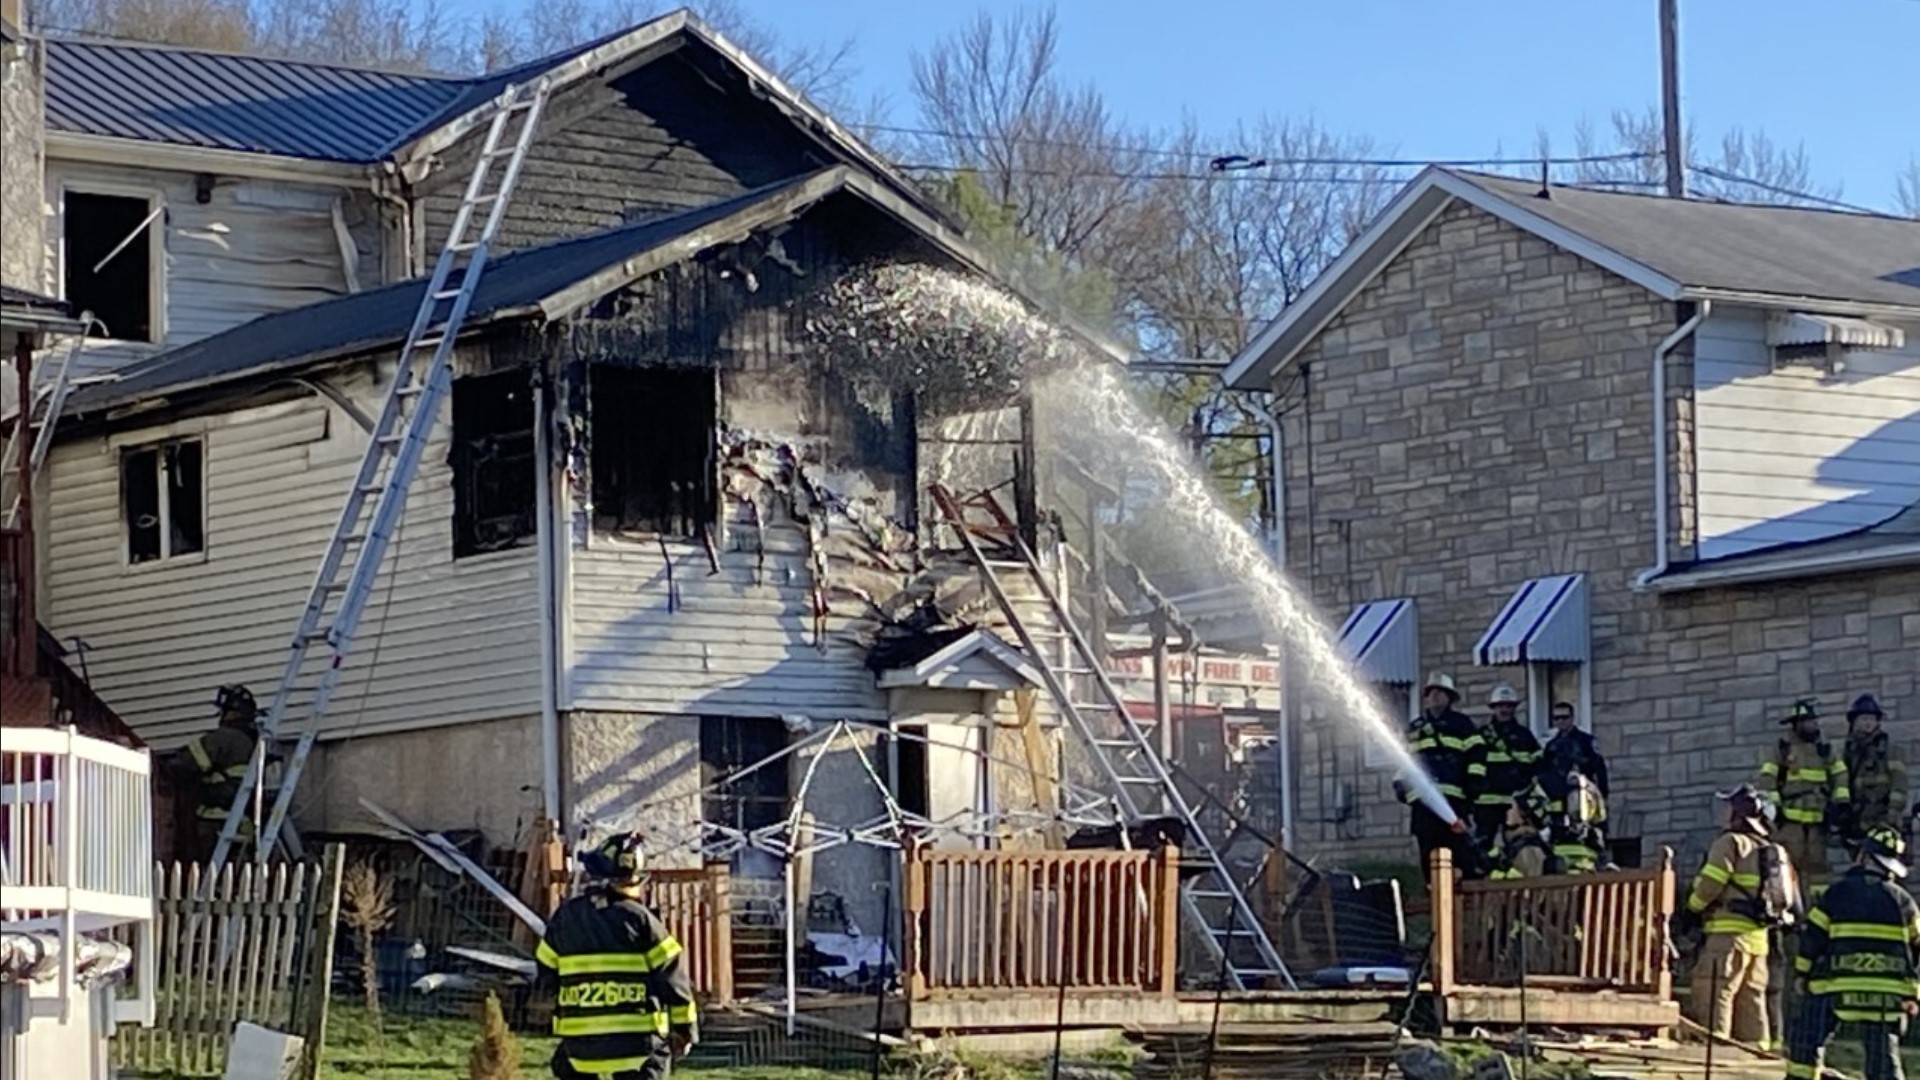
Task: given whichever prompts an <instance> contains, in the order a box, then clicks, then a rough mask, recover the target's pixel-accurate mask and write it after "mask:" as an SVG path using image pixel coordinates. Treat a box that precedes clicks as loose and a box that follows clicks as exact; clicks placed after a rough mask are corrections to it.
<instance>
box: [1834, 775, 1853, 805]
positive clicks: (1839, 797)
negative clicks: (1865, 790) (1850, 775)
mask: <svg viewBox="0 0 1920 1080" xmlns="http://www.w3.org/2000/svg"><path fill="white" fill-rule="evenodd" d="M1833 801H1834V802H1837V803H1844V802H1852V801H1853V790H1852V789H1851V788H1849V787H1847V782H1846V781H1845V780H1842V781H1840V782H1838V783H1836V784H1834V785H1833Z"/></svg>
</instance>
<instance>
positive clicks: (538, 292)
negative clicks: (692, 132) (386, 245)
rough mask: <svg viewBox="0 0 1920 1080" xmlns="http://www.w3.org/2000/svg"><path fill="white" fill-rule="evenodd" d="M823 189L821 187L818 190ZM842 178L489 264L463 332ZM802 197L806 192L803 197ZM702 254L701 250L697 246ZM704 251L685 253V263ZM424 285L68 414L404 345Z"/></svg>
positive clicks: (209, 344)
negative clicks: (698, 233) (753, 212)
mask: <svg viewBox="0 0 1920 1080" xmlns="http://www.w3.org/2000/svg"><path fill="white" fill-rule="evenodd" d="M823 180H824V181H825V185H824V186H823ZM843 183H844V169H829V170H825V171H823V172H821V173H815V174H812V175H809V176H805V177H798V178H795V179H792V180H786V181H782V182H780V183H778V184H772V185H769V186H767V187H763V188H760V189H757V190H755V191H750V192H748V193H746V194H744V195H740V196H737V197H735V198H732V199H727V200H725V201H722V202H718V203H714V204H713V205H711V206H704V207H701V208H700V209H698V210H690V211H687V212H686V213H682V214H674V215H671V216H668V217H661V218H656V219H654V220H652V221H647V222H643V223H640V224H637V225H629V226H626V227H623V228H619V229H614V230H611V231H609V232H602V233H595V234H593V235H590V236H584V237H580V238H577V239H572V240H563V241H559V242H557V243H553V244H548V245H546V246H544V247H538V248H532V249H530V250H526V251H519V252H515V253H513V254H510V255H506V256H503V257H501V258H500V259H499V260H497V261H494V262H491V263H489V264H488V266H487V269H486V273H485V274H484V276H482V277H481V279H480V287H479V289H478V290H477V291H476V293H475V295H474V298H473V303H472V306H471V307H470V308H469V309H468V313H467V324H466V325H467V326H468V327H469V328H472V327H477V326H480V325H482V324H484V323H486V322H488V321H490V320H494V319H502V318H513V317H517V316H523V315H533V314H538V313H539V312H540V304H541V303H542V301H545V300H547V299H548V298H550V297H552V296H554V295H555V294H557V293H560V292H562V291H563V290H566V289H567V288H568V287H569V286H573V285H576V284H578V283H580V282H582V281H585V280H587V279H590V278H593V277H594V276H595V275H597V274H601V273H603V272H606V271H608V270H610V269H615V268H619V267H622V266H623V265H625V264H627V263H628V262H629V261H630V260H633V259H635V258H637V257H638V256H640V255H643V254H646V253H648V252H654V251H658V250H659V249H661V248H662V247H664V246H666V245H668V244H671V243H672V242H674V241H676V240H682V239H689V238H692V237H693V234H695V233H697V232H699V231H700V230H702V229H705V228H707V227H708V226H712V225H717V224H720V223H722V222H724V221H726V220H727V219H729V218H732V217H734V216H736V215H741V214H745V213H748V212H750V211H754V210H756V209H759V208H762V207H766V206H771V205H773V204H777V203H780V202H781V201H782V200H783V199H784V198H786V197H788V196H798V195H805V194H809V193H811V194H815V195H817V194H818V193H820V192H822V191H825V190H838V188H839V187H840V186H842V185H843ZM802 189H807V190H806V191H803V190H802ZM701 246H704V245H701ZM698 250H700V246H696V247H693V248H691V249H689V250H684V251H681V252H680V253H679V257H681V258H685V257H686V256H687V255H690V254H693V253H694V252H695V251H698ZM425 288H426V280H425V279H423V278H416V279H414V280H412V281H404V282H400V283H398V284H394V285H388V286H386V287H384V288H379V289H373V290H370V291H367V292H362V293H355V294H353V295H351V296H343V297H340V298H338V299H334V300H326V301H322V302H321V303H318V304H310V305H308V306H306V307H303V308H295V309H294V310H292V311H283V312H278V313H276V314H272V315H263V316H261V317H260V318H258V319H254V320H253V321H251V322H247V323H242V324H241V325H239V326H236V327H234V328H233V329H231V330H227V331H225V332H223V333H219V334H215V335H214V336H212V337H210V338H204V339H202V340H200V341H196V342H194V343H192V344H190V345H183V346H181V347H180V348H178V349H174V350H172V351H170V352H165V353H161V354H160V355H158V356H154V357H151V358H149V359H147V360H142V361H139V362H137V363H134V364H130V365H128V366H127V367H125V368H123V369H121V372H120V377H119V378H118V379H116V380H114V381H113V382H110V383H104V384H99V385H95V386H89V387H84V388H81V389H79V390H76V391H74V393H73V395H72V396H71V397H70V398H68V403H67V412H68V413H70V414H85V413H94V412H98V411H100V410H103V409H109V408H112V407H114V406H117V405H122V404H127V403H130V402H133V401H137V400H140V399H143V398H150V397H154V396H157V395H162V394H168V393H177V392H181V391H186V390H192V389H198V388H202V387H208V386H213V385H216V384H220V383H226V382H231V381H234V380H238V379H244V378H247V377H249V376H257V375H264V374H269V373H272V372H276V371H283V370H291V369H293V368H296V367H301V366H304V365H306V364H310V363H316V362H319V361H322V360H327V359H332V358H339V357H345V356H352V355H356V354H360V353H365V352H371V351H373V350H376V349H380V348H383V347H387V346H391V345H395V344H398V343H399V342H401V341H403V340H405V338H406V336H407V331H408V330H409V329H410V328H411V327H412V325H413V317H414V313H415V312H416V311H417V310H418V309H419V306H420V295H421V292H422V291H423V290H424V289H425Z"/></svg>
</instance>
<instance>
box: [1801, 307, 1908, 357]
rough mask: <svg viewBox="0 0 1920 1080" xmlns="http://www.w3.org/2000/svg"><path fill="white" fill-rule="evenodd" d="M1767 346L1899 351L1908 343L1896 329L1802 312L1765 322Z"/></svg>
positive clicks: (1848, 318)
mask: <svg viewBox="0 0 1920 1080" xmlns="http://www.w3.org/2000/svg"><path fill="white" fill-rule="evenodd" d="M1767 344H1768V345H1771V346H1773V347H1774V348H1776V349H1778V348H1782V347H1791V346H1801V345H1838V346H1841V347H1842V348H1848V349H1900V348H1905V347H1906V344H1907V335H1906V333H1905V331H1903V330H1901V329H1900V328H1899V327H1897V326H1888V325H1886V324H1884V323H1877V322H1873V321H1872V320H1870V319H1856V318H1851V317H1849V316H1845V315H1809V314H1807V313H1806V312H1803V311H1783V312H1776V313H1775V314H1774V315H1773V316H1771V317H1770V318H1768V319H1767Z"/></svg>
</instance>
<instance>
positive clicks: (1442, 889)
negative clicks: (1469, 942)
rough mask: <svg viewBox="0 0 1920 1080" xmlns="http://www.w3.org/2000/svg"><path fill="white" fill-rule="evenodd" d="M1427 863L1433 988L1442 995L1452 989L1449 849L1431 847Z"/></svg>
mask: <svg viewBox="0 0 1920 1080" xmlns="http://www.w3.org/2000/svg"><path fill="white" fill-rule="evenodd" d="M1429 865H1430V866H1431V873H1432V878H1433V880H1432V888H1431V893H1432V896H1433V913H1432V915H1431V916H1430V918H1431V919H1432V922H1433V942H1432V946H1431V948H1432V949H1433V992H1434V993H1435V994H1438V995H1440V996H1441V997H1443V998H1444V997H1446V996H1447V995H1448V994H1450V993H1452V992H1453V960H1454V954H1455V951H1456V949H1457V947H1458V942H1457V941H1456V935H1457V934H1458V931H1459V927H1458V926H1457V921H1458V920H1457V918H1456V916H1457V915H1458V912H1457V911H1456V910H1455V903H1454V896H1453V853H1452V852H1451V851H1448V850H1447V849H1446V848H1444V847H1442V848H1435V849H1434V852H1433V855H1432V862H1431V863H1430V864H1429Z"/></svg>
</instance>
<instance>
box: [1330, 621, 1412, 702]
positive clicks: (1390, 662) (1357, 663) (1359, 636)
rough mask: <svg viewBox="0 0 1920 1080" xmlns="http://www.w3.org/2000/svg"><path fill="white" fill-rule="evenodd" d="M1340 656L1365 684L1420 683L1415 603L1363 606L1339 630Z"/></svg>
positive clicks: (1401, 684)
mask: <svg viewBox="0 0 1920 1080" xmlns="http://www.w3.org/2000/svg"><path fill="white" fill-rule="evenodd" d="M1339 644H1340V654H1341V655H1342V656H1344V657H1345V658H1346V659H1347V662H1348V663H1350V664H1352V665H1353V667H1354V670H1355V672H1356V673H1357V674H1358V675H1359V676H1360V678H1361V680H1362V681H1364V682H1371V683H1386V684H1389V685H1399V686H1407V685H1412V684H1413V683H1415V682H1418V681H1419V680H1420V626H1419V620H1418V618H1417V617H1416V615H1415V613H1414V605H1413V601H1412V600H1376V601H1374V602H1373V603H1370V604H1361V605H1360V606H1359V607H1357V608H1354V609H1353V614H1351V615H1348V616H1347V621H1346V622H1345V623H1343V624H1342V625H1341V627H1340V642H1339Z"/></svg>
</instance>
